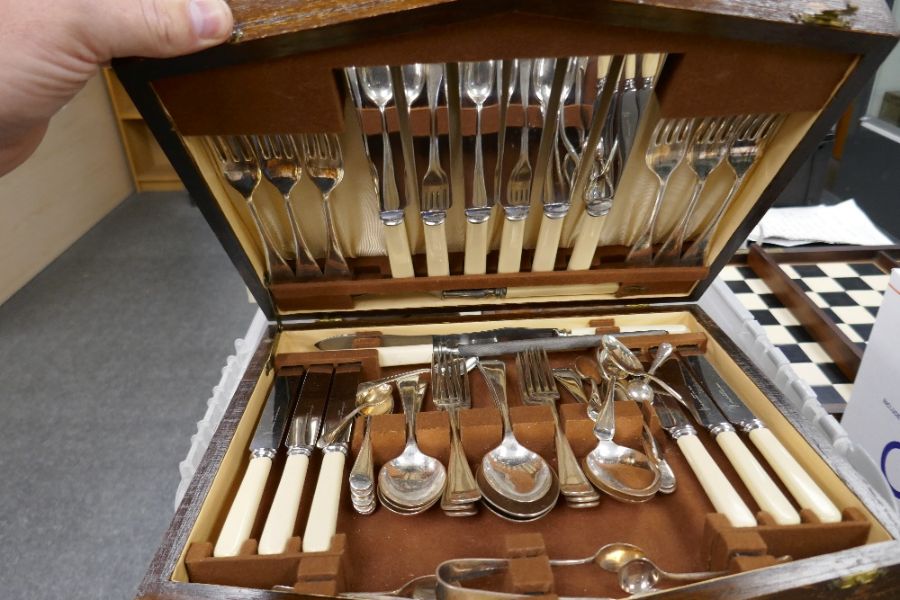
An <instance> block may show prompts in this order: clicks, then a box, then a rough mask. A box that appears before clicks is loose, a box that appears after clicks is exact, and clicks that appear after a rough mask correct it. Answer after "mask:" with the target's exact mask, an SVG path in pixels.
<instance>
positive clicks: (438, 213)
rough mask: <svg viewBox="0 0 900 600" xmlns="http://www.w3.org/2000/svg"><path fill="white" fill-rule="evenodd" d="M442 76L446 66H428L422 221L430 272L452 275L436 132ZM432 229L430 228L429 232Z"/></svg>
mask: <svg viewBox="0 0 900 600" xmlns="http://www.w3.org/2000/svg"><path fill="white" fill-rule="evenodd" d="M442 79H443V65H440V64H433V65H428V66H427V67H426V68H425V80H426V94H427V96H428V111H429V113H430V114H431V134H430V136H429V144H428V170H427V171H426V172H425V176H424V177H423V178H422V211H421V214H422V223H423V224H424V225H425V245H426V250H427V251H426V258H427V260H428V274H429V275H432V276H435V275H438V276H439V275H449V274H450V266H449V264H448V262H447V260H448V257H447V237H446V233H445V232H444V227H443V225H444V222H445V221H446V220H447V211H448V210H450V206H451V199H450V180H449V178H448V177H447V173H445V172H444V170H443V169H442V168H441V155H440V148H439V147H438V133H437V105H438V95H439V93H440V90H441V80H442ZM429 230H430V231H429Z"/></svg>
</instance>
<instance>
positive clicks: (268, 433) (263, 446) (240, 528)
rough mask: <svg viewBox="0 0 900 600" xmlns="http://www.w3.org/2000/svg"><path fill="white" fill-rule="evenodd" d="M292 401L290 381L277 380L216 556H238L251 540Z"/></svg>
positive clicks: (253, 441)
mask: <svg viewBox="0 0 900 600" xmlns="http://www.w3.org/2000/svg"><path fill="white" fill-rule="evenodd" d="M292 400H293V398H292V397H291V393H290V382H289V380H288V378H287V377H276V378H275V382H274V383H273V384H272V390H271V391H270V392H269V397H268V398H267V399H266V404H265V406H264V407H263V410H262V415H261V416H260V417H259V423H258V424H257V425H256V432H255V433H254V434H253V439H252V440H251V442H250V463H249V464H248V465H247V470H246V471H245V472H244V478H243V479H242V480H241V485H240V487H239V488H238V491H237V495H235V497H234V502H232V504H231V508H230V509H229V510H228V516H226V517H225V523H224V524H223V525H222V531H221V532H219V537H218V539H217V540H216V545H215V547H214V548H213V556H217V557H218V556H237V555H238V553H239V552H240V550H241V546H242V545H243V543H244V542H245V541H247V540H248V539H249V538H250V529H251V528H252V527H253V522H254V521H255V520H256V513H257V511H258V510H259V502H260V500H261V499H262V494H263V490H264V489H265V487H266V480H267V479H268V478H269V471H270V470H271V469H272V459H274V458H275V454H276V452H277V451H278V447H279V446H281V440H282V438H284V431H285V429H287V423H288V418H289V416H290V412H291V405H292Z"/></svg>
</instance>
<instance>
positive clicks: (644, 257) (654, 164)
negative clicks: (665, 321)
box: [625, 119, 693, 265]
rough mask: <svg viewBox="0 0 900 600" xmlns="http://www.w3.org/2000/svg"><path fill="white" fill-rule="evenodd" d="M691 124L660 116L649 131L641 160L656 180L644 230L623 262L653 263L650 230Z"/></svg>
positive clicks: (654, 223) (682, 153)
mask: <svg viewBox="0 0 900 600" xmlns="http://www.w3.org/2000/svg"><path fill="white" fill-rule="evenodd" d="M692 126H693V120H692V119H662V120H661V121H660V122H659V123H657V124H656V129H654V130H653V135H652V136H651V137H650V143H649V145H648V146H647V152H646V154H645V155H644V160H645V161H646V163H647V167H649V168H650V170H651V171H653V174H654V175H656V178H657V179H658V180H659V187H658V188H657V190H656V198H655V199H654V201H653V205H652V208H651V210H650V216H649V218H648V219H647V224H646V225H645V226H644V232H643V233H642V234H641V236H640V237H639V238H638V239H637V241H636V242H635V243H634V245H633V246H632V247H631V251H630V252H629V253H628V256H627V258H626V259H625V260H626V261H627V262H630V263H637V264H644V265H649V264H650V263H652V262H653V230H654V228H655V226H656V219H657V217H658V216H659V207H660V205H661V204H662V200H663V197H664V196H665V195H666V186H668V185H669V177H670V176H671V175H672V172H673V171H674V170H675V169H676V168H678V165H679V164H681V160H682V159H683V158H684V153H685V150H687V145H688V140H689V139H690V137H691V128H692Z"/></svg>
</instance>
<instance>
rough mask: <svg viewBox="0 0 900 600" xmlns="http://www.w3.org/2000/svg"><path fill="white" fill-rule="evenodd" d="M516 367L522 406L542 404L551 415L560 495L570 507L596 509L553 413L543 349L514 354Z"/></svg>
mask: <svg viewBox="0 0 900 600" xmlns="http://www.w3.org/2000/svg"><path fill="white" fill-rule="evenodd" d="M516 367H517V368H518V371H519V385H520V387H521V389H522V398H523V401H524V402H525V404H535V405H541V404H542V405H546V406H548V407H550V411H551V413H552V414H553V422H554V424H555V425H556V462H557V470H558V471H559V490H560V492H562V494H563V496H565V498H566V502H567V503H568V505H569V506H571V507H572V508H589V507H592V506H596V505H597V502H599V500H600V495H599V494H598V493H597V491H596V490H595V489H594V488H593V486H592V485H591V484H590V482H589V481H588V479H587V477H585V475H584V472H583V471H582V470H581V468H580V467H579V466H578V459H577V458H575V453H574V452H573V451H572V446H571V445H569V440H568V439H567V438H566V434H565V433H564V432H563V430H562V425H561V424H560V420H559V413H558V412H557V410H556V401H557V400H559V390H557V389H556V380H555V378H554V377H553V370H552V369H551V368H550V360H549V358H548V357H547V352H546V350H543V349H541V348H536V347H530V348H526V349H525V350H524V351H523V352H519V353H518V354H516Z"/></svg>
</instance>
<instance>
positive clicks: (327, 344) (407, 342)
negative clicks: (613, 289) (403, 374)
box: [316, 327, 594, 357]
mask: <svg viewBox="0 0 900 600" xmlns="http://www.w3.org/2000/svg"><path fill="white" fill-rule="evenodd" d="M585 329H586V330H590V331H591V332H593V331H594V330H593V328H585ZM577 331H580V330H577ZM571 334H572V330H567V329H554V328H541V327H538V328H531V327H502V328H499V329H489V330H487V331H475V332H471V333H457V334H450V335H444V336H441V337H442V338H444V340H445V343H449V344H452V345H455V346H460V345H464V344H489V343H495V342H507V341H512V340H530V339H541V338H551V337H560V336H564V335H571ZM359 337H361V336H360V335H358V334H355V333H350V334H345V335H336V336H333V337H330V338H326V339H324V340H320V341H318V342H316V348H318V349H319V350H350V349H353V348H355V347H356V346H354V345H353V343H354V341H355V340H356V339H358V338H359ZM362 337H364V336H362ZM373 337H378V339H379V340H380V342H381V347H382V348H383V347H392V346H422V345H427V346H429V347H430V346H431V345H432V343H433V342H434V337H435V336H433V335H393V334H379V335H378V336H373ZM428 356H429V357H430V356H431V351H430V350H429V354H428Z"/></svg>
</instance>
